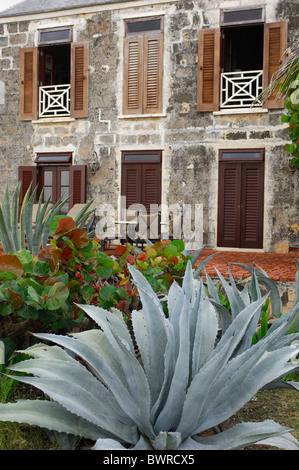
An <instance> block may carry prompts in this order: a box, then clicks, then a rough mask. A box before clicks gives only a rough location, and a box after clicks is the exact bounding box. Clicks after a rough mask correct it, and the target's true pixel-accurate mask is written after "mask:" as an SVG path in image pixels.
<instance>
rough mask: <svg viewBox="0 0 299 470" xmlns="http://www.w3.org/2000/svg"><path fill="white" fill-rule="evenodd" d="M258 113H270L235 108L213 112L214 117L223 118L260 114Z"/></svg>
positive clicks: (260, 109) (265, 110) (257, 109)
mask: <svg viewBox="0 0 299 470" xmlns="http://www.w3.org/2000/svg"><path fill="white" fill-rule="evenodd" d="M258 113H268V109H264V108H233V109H221V110H220V111H213V114H214V116H221V115H222V114H258Z"/></svg>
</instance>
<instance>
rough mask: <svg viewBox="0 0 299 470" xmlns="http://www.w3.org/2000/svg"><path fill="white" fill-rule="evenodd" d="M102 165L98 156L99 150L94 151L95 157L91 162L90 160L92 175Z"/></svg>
mask: <svg viewBox="0 0 299 470" xmlns="http://www.w3.org/2000/svg"><path fill="white" fill-rule="evenodd" d="M100 166H101V163H100V159H99V157H98V154H97V152H96V151H94V152H93V159H92V160H91V161H90V162H88V168H89V170H90V173H91V174H92V175H94V174H95V172H96V171H98V170H99V169H100Z"/></svg>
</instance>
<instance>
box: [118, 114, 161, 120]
mask: <svg viewBox="0 0 299 470" xmlns="http://www.w3.org/2000/svg"><path fill="white" fill-rule="evenodd" d="M166 116H167V114H166V113H157V114H120V115H119V116H117V119H152V118H161V117H163V118H164V117H166Z"/></svg>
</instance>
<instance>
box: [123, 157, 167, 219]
mask: <svg viewBox="0 0 299 470" xmlns="http://www.w3.org/2000/svg"><path fill="white" fill-rule="evenodd" d="M121 195H122V196H125V197H126V208H127V209H128V208H129V207H130V206H131V205H133V204H142V205H143V206H144V207H145V208H146V211H147V213H150V210H152V212H153V210H154V207H153V206H154V205H155V206H157V210H158V206H160V204H161V152H148V153H141V152H139V153H137V152H124V153H123V163H122V185H121Z"/></svg>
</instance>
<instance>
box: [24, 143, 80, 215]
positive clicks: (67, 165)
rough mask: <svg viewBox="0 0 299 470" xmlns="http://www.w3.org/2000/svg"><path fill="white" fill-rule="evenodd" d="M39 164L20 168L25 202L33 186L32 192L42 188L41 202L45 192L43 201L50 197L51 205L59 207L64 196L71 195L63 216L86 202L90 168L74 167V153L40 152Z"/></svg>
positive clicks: (38, 156) (37, 157)
mask: <svg viewBox="0 0 299 470" xmlns="http://www.w3.org/2000/svg"><path fill="white" fill-rule="evenodd" d="M35 163H36V165H32V166H20V167H19V181H21V182H22V185H21V193H20V199H21V201H22V200H23V198H24V196H25V194H26V191H27V190H28V188H29V186H30V183H32V189H34V188H35V187H36V186H38V190H37V199H38V198H39V196H40V194H41V192H42V190H43V199H42V201H43V202H45V201H46V200H47V199H48V198H50V202H51V203H52V204H55V203H56V202H57V201H58V199H59V198H60V197H61V198H62V199H65V198H67V197H68V196H69V201H68V202H67V203H66V204H65V205H64V206H63V208H62V209H61V213H62V214H66V213H67V212H68V211H69V209H70V208H71V207H73V205H74V204H81V203H82V204H83V203H85V202H86V165H72V154H71V153H70V152H65V153H40V154H37V156H36V159H35Z"/></svg>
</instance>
